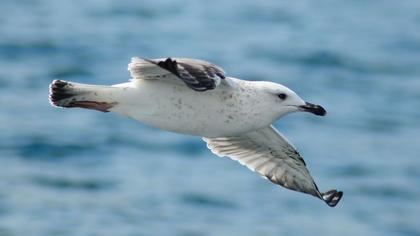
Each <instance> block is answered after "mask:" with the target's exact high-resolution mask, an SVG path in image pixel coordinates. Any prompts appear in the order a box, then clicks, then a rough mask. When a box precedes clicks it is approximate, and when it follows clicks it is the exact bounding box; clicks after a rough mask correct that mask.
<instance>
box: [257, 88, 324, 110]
mask: <svg viewBox="0 0 420 236" xmlns="http://www.w3.org/2000/svg"><path fill="white" fill-rule="evenodd" d="M260 85H261V87H262V89H263V91H264V93H265V99H269V100H270V101H271V105H272V106H271V109H273V111H274V112H276V114H277V117H281V116H284V115H286V114H288V113H291V112H298V111H304V112H310V113H312V114H314V115H317V116H325V115H326V113H327V112H326V111H325V109H324V108H323V107H322V106H320V105H315V104H312V103H309V102H305V101H304V100H303V99H302V98H300V97H299V96H298V95H297V94H296V93H295V92H293V91H292V90H291V89H289V88H287V87H285V86H283V85H281V84H276V83H271V82H261V84H260Z"/></svg>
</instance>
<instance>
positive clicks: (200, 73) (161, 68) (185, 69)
mask: <svg viewBox="0 0 420 236" xmlns="http://www.w3.org/2000/svg"><path fill="white" fill-rule="evenodd" d="M128 70H129V71H130V74H131V77H133V79H161V78H167V79H181V80H182V81H183V82H184V83H185V84H186V85H187V86H188V87H189V88H191V89H193V90H195V91H206V90H211V89H214V88H216V87H217V86H218V85H219V84H220V83H221V81H222V80H224V79H225V72H224V71H223V69H222V68H220V67H218V66H216V65H213V64H211V63H209V62H206V61H202V60H197V59H187V58H174V59H172V58H166V59H144V58H138V57H134V58H132V59H131V63H130V64H128Z"/></svg>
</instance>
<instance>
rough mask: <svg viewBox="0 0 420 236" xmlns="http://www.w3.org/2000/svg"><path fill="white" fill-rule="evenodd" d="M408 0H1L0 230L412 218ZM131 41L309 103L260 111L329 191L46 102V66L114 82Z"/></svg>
mask: <svg viewBox="0 0 420 236" xmlns="http://www.w3.org/2000/svg"><path fill="white" fill-rule="evenodd" d="M419 25H420V1H418V0H404V1H381V0H375V1H374V0H365V1H360V0H351V1H350V0H349V1H338V0H320V1H310V0H303V1H278V0H266V1H254V0H241V1H239V0H238V1H233V0H231V1H226V0H225V1H221V0H215V1H211V2H210V1H195V0H189V1H170V0H166V1H165V0H155V1H128V0H122V1H112V0H73V1H60V0H57V1H56V0H19V1H16V0H1V1H0V235H1V236H15V235H39V236H48V235H60V236H61V235H63V236H64V235H69V236H74V235H78V236H84V235H101V236H106V235H113V236H114V235H123V236H125V235H130V236H131V235H133V236H134V235H146V236H147V235H179V236H196V235H197V236H198V235H200V236H201V235H203V236H206V235H218V236H223V235H226V236H232V235H258V236H268V235H381V236H384V235H420V220H419V217H420V158H419V152H420V122H419V118H420V28H419ZM132 56H142V57H152V58H153V57H165V56H173V57H175V56H178V57H181V56H182V57H195V58H202V59H206V60H209V61H212V62H214V63H216V64H219V65H221V66H222V67H223V68H224V69H225V70H226V71H227V72H228V75H230V76H235V77H240V78H243V79H248V80H269V81H275V82H279V83H283V84H285V85H286V86H288V87H290V88H292V89H293V90H295V91H296V92H297V93H298V94H300V95H301V96H302V97H303V98H304V99H306V100H308V101H311V102H314V103H319V104H322V105H323V106H324V107H325V108H326V109H327V110H328V112H329V113H328V116H327V117H325V118H320V117H315V116H312V115H310V114H292V115H290V116H288V117H286V118H284V119H282V120H280V121H278V122H277V123H276V124H275V125H276V127H278V128H279V129H280V130H281V131H282V132H283V133H284V134H285V135H287V136H288V137H289V139H290V140H291V141H292V142H293V143H294V144H295V145H296V146H297V147H298V148H299V150H300V152H301V153H302V154H303V156H304V157H305V160H306V163H307V164H308V166H309V168H310V170H311V173H312V174H313V176H314V178H315V180H316V181H317V183H318V185H319V187H320V188H321V189H322V190H327V189H330V188H337V189H341V190H343V191H344V197H343V199H342V201H341V202H340V204H339V205H338V206H337V207H336V208H329V207H328V206H327V205H325V204H324V203H323V202H321V201H319V200H318V199H315V198H313V197H311V196H309V195H304V194H300V193H296V192H292V191H288V190H285V189H283V188H280V187H278V186H276V185H273V184H271V183H269V182H268V181H266V180H264V179H262V178H260V177H259V176H258V175H256V174H255V173H252V172H250V171H249V170H248V169H247V168H245V167H243V166H241V165H239V164H238V163H235V162H233V161H231V160H230V159H227V158H218V157H214V156H213V155H212V154H211V153H210V152H209V151H208V150H206V148H205V144H204V143H203V142H202V141H201V140H200V139H199V138H197V137H191V136H185V135H178V134H173V133H169V132H165V131H161V130H156V129H153V128H149V127H146V126H144V125H142V124H140V123H137V122H135V121H132V120H130V119H127V118H123V117H119V116H117V115H114V114H109V113H107V114H104V113H99V112H94V111H88V110H82V109H68V110H65V109H57V108H53V107H51V106H50V105H49V103H48V84H49V83H50V81H51V80H52V79H56V78H59V79H64V80H71V81H77V82H83V83H97V84H115V83H121V82H124V81H127V80H128V79H129V75H128V72H127V71H126V67H127V63H128V62H129V59H130V57H132Z"/></svg>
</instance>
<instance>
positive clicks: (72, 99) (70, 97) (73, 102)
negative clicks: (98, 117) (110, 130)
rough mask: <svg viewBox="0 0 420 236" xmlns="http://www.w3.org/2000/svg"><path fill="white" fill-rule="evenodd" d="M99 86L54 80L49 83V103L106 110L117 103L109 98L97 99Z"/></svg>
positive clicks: (67, 106)
mask: <svg viewBox="0 0 420 236" xmlns="http://www.w3.org/2000/svg"><path fill="white" fill-rule="evenodd" d="M101 88H102V89H103V86H99V85H87V84H78V83H72V82H67V81H63V80H54V81H53V82H52V83H51V85H50V97H49V99H50V103H51V105H53V106H57V107H66V108H72V107H80V108H86V109H93V110H98V111H102V112H108V111H109V109H110V108H112V107H113V106H114V105H116V104H117V103H116V102H112V101H107V100H109V99H99V97H98V92H99V90H100V89H101ZM102 100H103V101H102Z"/></svg>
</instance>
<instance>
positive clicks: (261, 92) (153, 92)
mask: <svg viewBox="0 0 420 236" xmlns="http://www.w3.org/2000/svg"><path fill="white" fill-rule="evenodd" d="M128 70H129V72H130V74H131V77H132V79H131V80H130V82H128V83H122V84H116V85H112V86H105V85H90V84H80V83H74V82H67V81H63V80H54V81H53V82H52V83H51V85H50V102H51V104H52V105H54V106H58V107H66V108H72V107H80V108H86V109H93V110H98V111H102V112H115V113H119V114H121V115H123V116H127V117H131V118H133V119H135V120H138V121H141V122H143V123H145V124H147V125H150V126H153V127H156V128H160V129H164V130H168V131H172V132H177V133H183V134H190V135H195V136H201V137H203V140H204V141H205V142H206V143H207V147H208V148H209V149H210V150H211V151H212V152H213V153H214V154H216V155H218V156H228V157H230V158H231V159H232V160H235V161H238V162H239V163H241V164H242V165H245V166H246V167H248V168H249V169H250V170H252V171H255V172H257V173H259V174H260V175H262V176H263V177H265V178H266V179H268V180H270V181H271V182H273V183H274V184H278V185H281V186H283V187H285V188H288V189H291V190H295V191H299V192H303V193H307V194H310V195H313V196H315V197H317V198H320V199H321V200H323V201H324V202H326V203H327V204H328V205H329V206H331V207H334V206H335V205H336V204H337V203H338V202H339V201H340V199H341V197H342V195H343V192H341V191H337V190H335V189H333V190H329V191H326V192H321V191H320V190H319V189H318V187H317V185H316V184H315V181H314V180H313V179H312V176H311V175H310V173H309V170H308V169H307V167H306V164H305V161H304V160H303V158H302V156H301V155H300V154H299V152H298V151H297V150H296V148H295V147H294V146H293V145H292V144H291V143H290V142H289V141H288V140H287V139H286V138H285V137H284V136H283V135H282V134H281V133H280V132H279V131H277V130H276V129H275V128H274V127H273V126H272V125H271V124H272V123H273V122H274V121H276V120H277V119H279V118H280V117H282V116H284V115H286V114H289V113H292V112H297V111H304V112H310V113H313V114H315V115H317V116H324V115H325V114H326V111H325V110H324V108H322V107H321V106H319V105H314V104H312V103H309V102H305V101H303V100H302V99H301V98H300V97H299V96H298V95H297V94H296V93H295V92H293V91H292V90H290V89H289V88H287V87H285V86H283V85H280V84H276V83H272V82H265V81H245V80H240V79H236V78H232V77H227V76H226V75H225V72H224V71H223V69H222V68H220V67H218V66H216V65H214V64H211V63H209V62H206V61H202V60H197V59H187V58H162V59H145V58H137V57H135V58H132V60H131V63H130V64H129V65H128Z"/></svg>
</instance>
